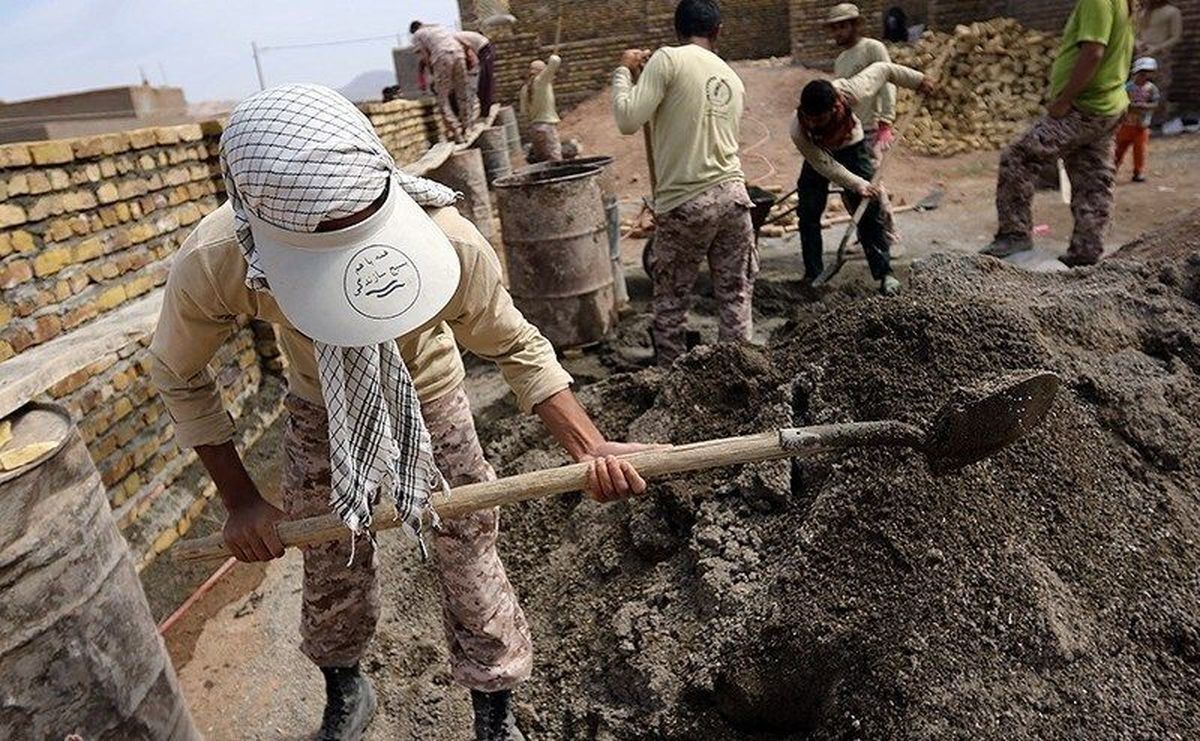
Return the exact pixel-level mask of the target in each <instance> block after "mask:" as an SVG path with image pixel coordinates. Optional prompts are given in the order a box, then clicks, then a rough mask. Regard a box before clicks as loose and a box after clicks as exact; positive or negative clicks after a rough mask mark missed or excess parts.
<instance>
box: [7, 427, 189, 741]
mask: <svg viewBox="0 0 1200 741" xmlns="http://www.w3.org/2000/svg"><path fill="white" fill-rule="evenodd" d="M9 421H11V422H12V425H13V426H12V434H13V439H12V440H11V441H9V442H8V443H7V444H6V445H5V446H4V450H5V451H7V452H8V453H9V454H10V455H11V454H12V451H16V450H19V449H21V448H23V447H25V446H29V445H34V444H44V445H42V447H44V448H46V450H44V452H42V454H41V455H40V456H38V457H37V458H36V459H34V460H32V461H30V462H29V463H27V464H26V465H23V466H21V467H19V468H16V469H15V470H11V471H8V472H5V473H3V474H0V591H2V594H3V597H2V598H0V626H3V630H2V631H0V738H6V739H8V738H12V739H18V738H21V739H24V738H29V739H33V738H48V739H62V738H66V737H67V736H68V735H69V734H78V735H79V736H81V737H83V738H85V739H110V738H111V739H147V740H154V741H157V740H159V739H181V740H182V739H187V740H189V741H190V740H191V739H199V738H200V734H199V733H198V732H197V731H196V728H195V726H194V724H193V722H192V717H191V714H190V713H189V712H188V710H187V706H186V705H185V704H184V699H183V695H182V694H181V693H180V690H179V683H178V681H177V679H176V677H175V670H174V669H173V668H172V666H171V661H170V658H169V657H168V656H167V651H166V648H165V646H163V642H162V639H161V638H159V635H158V631H157V630H156V628H155V625H154V619H153V617H152V616H151V614H150V606H149V605H148V604H147V603H146V596H145V594H144V593H143V592H142V585H141V582H139V581H138V576H137V574H136V573H135V572H134V568H133V560H132V558H131V557H130V555H129V549H128V547H127V546H126V544H125V539H124V538H122V537H121V534H120V533H119V532H118V531H117V526H116V524H115V523H114V522H113V518H112V513H111V512H110V510H109V506H108V499H107V497H106V496H105V492H104V486H103V484H102V483H101V481H100V474H99V473H98V472H97V471H96V467H95V465H94V464H93V463H92V459H91V457H90V456H89V455H88V451H87V448H86V447H85V446H84V444H83V440H82V438H80V436H79V432H78V430H77V429H76V427H75V425H74V424H73V423H72V422H71V419H70V417H69V416H68V415H67V413H66V412H65V411H64V410H63V409H62V408H61V407H56V406H48V405H30V406H27V407H25V408H24V409H22V410H21V411H18V412H16V413H15V414H14V415H13V417H11V418H10V420H9ZM10 463H17V462H15V461H10Z"/></svg>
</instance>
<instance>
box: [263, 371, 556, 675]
mask: <svg viewBox="0 0 1200 741" xmlns="http://www.w3.org/2000/svg"><path fill="white" fill-rule="evenodd" d="M287 409H288V423H287V430H286V433H285V436H284V455H285V467H284V471H283V487H282V488H283V505H284V510H285V511H286V512H287V514H288V516H289V517H290V518H300V517H312V516H315V515H324V514H328V513H329V486H330V483H329V433H328V427H327V417H326V413H325V409H324V408H322V407H319V406H316V405H314V404H310V403H309V402H307V401H304V400H302V399H300V398H299V397H296V396H289V397H288V398H287ZM422 413H423V415H424V417H425V423H426V425H427V426H428V427H429V433H430V436H431V437H432V438H433V450H434V457H435V459H436V461H437V464H438V467H439V468H440V469H441V471H442V475H444V476H445V477H446V479H447V480H448V481H449V482H450V484H451V486H458V485H461V484H467V483H471V482H476V481H489V480H491V479H494V478H495V477H496V474H495V473H494V472H493V471H492V468H491V466H489V465H488V463H487V461H486V460H484V457H483V449H482V448H481V447H480V445H479V438H478V436H477V435H476V434H475V423H474V421H473V420H472V418H471V407H470V404H469V402H468V401H467V395H466V393H465V392H464V391H463V389H462V387H461V386H459V387H458V388H457V389H455V390H454V391H453V392H451V393H450V394H448V395H446V396H444V397H442V398H440V399H436V400H434V401H432V402H428V403H426V404H423V405H422ZM499 518H500V515H499V511H498V509H490V510H485V511H481V512H475V513H473V514H470V515H467V516H466V517H461V518H458V519H454V520H443V521H442V524H441V528H440V529H439V530H437V531H436V532H435V533H433V535H432V540H433V553H434V558H435V563H434V565H435V566H436V568H437V574H438V581H439V584H440V586H441V593H442V617H443V624H444V625H445V629H446V638H447V641H448V644H449V649H450V671H451V676H452V677H453V678H454V680H455V681H456V682H458V683H459V684H462V685H465V686H466V687H469V688H471V689H477V690H483V691H485V692H494V691H496V690H500V689H508V688H512V687H514V686H516V685H517V684H518V683H520V682H521V681H523V680H525V679H527V678H528V677H529V673H530V670H531V668H532V665H533V648H532V644H531V642H530V637H529V626H528V624H527V623H526V621H525V614H524V613H523V612H522V611H521V607H520V605H519V604H518V603H517V596H516V593H515V592H514V591H513V588H512V585H511V584H510V583H509V581H508V577H507V576H506V575H505V573H504V566H503V564H501V563H500V557H499V555H498V554H497V553H496V536H497V533H498V531H499ZM427 537H428V535H427ZM392 546H393V547H397V548H403V547H405V544H404V543H402V542H396V543H393V544H392ZM349 560H350V537H349V534H347V536H346V537H345V538H341V539H339V540H336V541H329V542H326V543H319V544H315V545H311V546H307V547H306V548H304V590H303V592H304V594H303V606H302V610H301V620H300V636H301V650H302V651H303V652H304V654H305V655H306V656H308V658H309V659H311V660H312V661H313V662H314V663H315V664H317V665H318V666H322V667H337V666H352V665H353V664H355V663H357V662H358V661H359V660H360V659H361V658H362V656H363V654H364V653H365V651H366V648H367V643H368V642H369V641H370V640H371V637H372V636H373V635H374V633H375V626H376V624H377V623H378V621H379V583H378V579H377V576H376V569H377V566H378V557H377V554H376V553H375V552H374V549H373V548H372V547H371V544H370V541H368V540H366V539H365V538H360V539H359V541H358V543H357V546H356V553H355V556H354V562H353V563H352V564H351V565H350V566H347V565H346V564H347V562H348V561H349Z"/></svg>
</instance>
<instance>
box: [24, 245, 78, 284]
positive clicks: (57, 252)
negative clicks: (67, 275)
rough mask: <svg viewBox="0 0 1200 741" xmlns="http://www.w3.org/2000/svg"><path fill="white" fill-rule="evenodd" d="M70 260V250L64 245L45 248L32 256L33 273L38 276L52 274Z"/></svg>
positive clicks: (42, 276)
mask: <svg viewBox="0 0 1200 741" xmlns="http://www.w3.org/2000/svg"><path fill="white" fill-rule="evenodd" d="M70 262H71V251H70V250H69V249H67V248H66V247H58V248H56V249H52V250H46V251H45V252H43V253H42V254H40V255H38V256H37V257H35V258H33V274H34V275H36V276H37V277H39V278H44V277H46V276H47V275H54V274H55V273H57V272H58V271H60V270H62V269H63V268H64V267H66V266H67V264H68V263H70Z"/></svg>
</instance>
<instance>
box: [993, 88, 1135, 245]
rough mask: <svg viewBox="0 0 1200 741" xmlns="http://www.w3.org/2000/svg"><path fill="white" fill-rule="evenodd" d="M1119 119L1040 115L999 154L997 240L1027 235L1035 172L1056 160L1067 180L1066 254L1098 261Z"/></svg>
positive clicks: (1073, 113)
mask: <svg viewBox="0 0 1200 741" xmlns="http://www.w3.org/2000/svg"><path fill="white" fill-rule="evenodd" d="M1120 121H1121V117H1120V116H1094V115H1091V114H1087V113H1082V112H1080V111H1078V110H1075V109H1072V110H1071V112H1070V113H1068V114H1067V115H1066V116H1064V117H1062V118H1052V117H1050V116H1043V117H1042V118H1039V119H1038V120H1037V121H1035V122H1034V123H1033V126H1032V127H1030V129H1029V130H1028V131H1026V132H1025V133H1024V134H1023V135H1022V136H1021V137H1020V138H1018V139H1017V140H1016V141H1014V142H1013V143H1012V144H1010V145H1008V147H1007V148H1006V149H1005V150H1004V152H1003V153H1002V154H1001V155H1000V175H999V179H998V182H997V183H996V213H997V215H998V217H999V222H1000V226H999V228H998V229H997V231H996V236H997V237H1008V238H1014V239H1028V238H1030V237H1031V236H1032V234H1033V191H1034V185H1035V184H1036V182H1037V178H1038V172H1039V171H1040V170H1041V169H1042V167H1043V166H1045V163H1047V162H1054V160H1056V159H1059V158H1061V159H1062V160H1063V163H1064V164H1065V165H1066V168H1067V175H1068V177H1070V179H1071V214H1072V216H1074V217H1075V231H1074V233H1073V234H1072V235H1071V247H1070V249H1069V251H1068V254H1070V255H1072V256H1074V257H1080V258H1087V259H1090V258H1098V257H1099V256H1100V254H1101V253H1102V252H1104V230H1105V228H1106V227H1107V226H1108V219H1109V215H1110V213H1111V211H1112V203H1113V180H1114V178H1115V176H1116V167H1115V164H1114V156H1113V155H1114V152H1113V150H1114V133H1115V131H1116V128H1117V124H1118V123H1120Z"/></svg>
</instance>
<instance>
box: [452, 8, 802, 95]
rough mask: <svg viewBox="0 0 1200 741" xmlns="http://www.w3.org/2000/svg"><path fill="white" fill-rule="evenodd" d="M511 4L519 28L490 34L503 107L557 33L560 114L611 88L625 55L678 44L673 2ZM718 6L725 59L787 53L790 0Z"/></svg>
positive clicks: (469, 12) (468, 18)
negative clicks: (635, 49)
mask: <svg viewBox="0 0 1200 741" xmlns="http://www.w3.org/2000/svg"><path fill="white" fill-rule="evenodd" d="M510 5H511V8H512V13H513V15H515V16H516V17H517V19H518V22H517V24H515V25H514V26H512V27H511V28H508V29H497V30H494V31H492V32H491V34H492V42H493V43H494V44H495V45H496V53H497V73H496V77H497V89H498V92H499V96H500V100H501V101H502V102H505V103H513V104H515V103H516V101H517V94H518V91H519V90H520V88H521V85H522V84H523V82H524V78H525V72H526V70H527V69H528V67H529V63H530V62H531V61H533V60H534V59H544V58H546V57H548V56H549V55H550V54H551V52H552V51H553V50H554V42H555V38H556V36H559V38H560V46H559V50H558V53H559V55H560V56H562V58H563V66H562V69H561V70H560V71H559V74H558V78H557V81H556V84H555V95H556V98H557V100H558V104H559V107H560V109H562V110H565V109H568V108H570V107H571V106H573V105H575V104H577V103H579V102H580V101H582V100H584V99H586V98H588V97H590V96H592V95H594V94H595V93H596V91H598V90H601V89H603V88H604V87H605V86H607V85H608V82H609V80H610V78H611V76H612V71H613V69H615V68H616V66H617V61H618V60H619V58H620V54H621V52H622V51H623V50H625V49H628V48H631V47H641V48H651V49H652V48H656V47H658V46H662V45H664V44H671V43H674V42H675V30H674V20H673V14H674V8H675V3H674V2H673V0H607V1H606V2H598V3H559V2H557V0H555V1H554V2H551V1H550V0H513V2H512V3H511V4H510ZM721 6H722V9H723V12H724V16H725V22H724V29H723V31H722V36H721V42H720V48H719V52H720V54H721V56H723V57H724V58H726V59H731V60H733V59H758V58H762V57H769V56H780V55H786V54H787V53H788V52H789V48H790V45H789V36H788V24H787V16H788V2H787V0H726V2H723V3H722V4H721ZM560 7H561V8H562V10H563V14H562V22H561V26H560V23H559V14H558V12H559V8H560ZM459 9H460V11H461V13H462V17H463V21H464V25H465V26H467V27H473V23H474V19H475V10H474V2H473V0H460V2H459ZM560 29H561V34H560Z"/></svg>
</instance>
